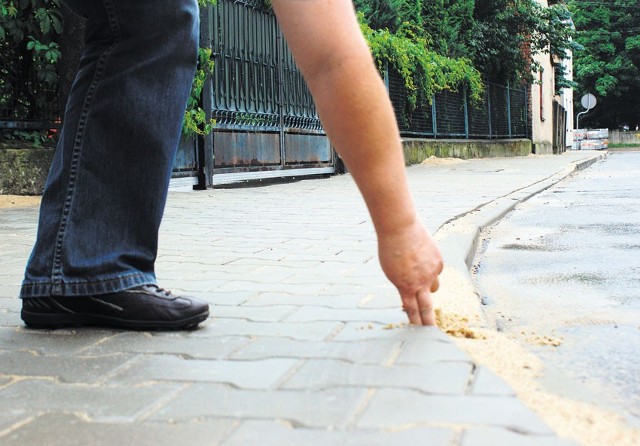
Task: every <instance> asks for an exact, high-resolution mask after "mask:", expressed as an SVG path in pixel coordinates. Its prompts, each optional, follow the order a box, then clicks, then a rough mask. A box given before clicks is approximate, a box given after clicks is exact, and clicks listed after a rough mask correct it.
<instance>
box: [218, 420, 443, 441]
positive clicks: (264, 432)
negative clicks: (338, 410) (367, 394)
mask: <svg viewBox="0 0 640 446" xmlns="http://www.w3.org/2000/svg"><path fill="white" fill-rule="evenodd" d="M453 437H454V431H452V430H449V429H444V428H416V429H408V430H404V431H400V432H384V431H375V430H341V431H337V430H331V431H330V430H322V429H306V428H295V427H293V426H291V424H289V423H285V422H277V421H245V422H243V423H242V424H241V425H240V427H239V428H238V429H237V430H235V431H234V432H233V434H232V435H231V436H230V437H229V438H228V439H227V440H226V441H224V442H223V443H222V446H246V445H257V444H259V445H262V446H300V445H305V446H326V445H340V446H362V445H366V446H395V445H397V446H405V445H408V444H417V445H429V446H449V445H451V444H452V441H453Z"/></svg>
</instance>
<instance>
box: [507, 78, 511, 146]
mask: <svg viewBox="0 0 640 446" xmlns="http://www.w3.org/2000/svg"><path fill="white" fill-rule="evenodd" d="M509 85H510V83H509V82H507V125H508V128H509V138H511V88H509Z"/></svg>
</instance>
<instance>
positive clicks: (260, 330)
mask: <svg viewBox="0 0 640 446" xmlns="http://www.w3.org/2000/svg"><path fill="white" fill-rule="evenodd" d="M214 311H215V309H214ZM341 326H342V324H341V323H339V322H250V321H244V320H241V319H215V318H214V319H213V320H209V321H208V322H207V323H206V324H205V325H204V326H203V327H202V328H201V329H200V330H197V331H194V332H193V333H192V336H193V337H200V336H205V337H215V336H275V337H282V338H288V339H298V340H301V341H305V340H309V341H321V340H324V339H326V338H327V337H328V336H329V335H331V334H332V333H334V332H336V331H338V329H339V328H340V327H341Z"/></svg>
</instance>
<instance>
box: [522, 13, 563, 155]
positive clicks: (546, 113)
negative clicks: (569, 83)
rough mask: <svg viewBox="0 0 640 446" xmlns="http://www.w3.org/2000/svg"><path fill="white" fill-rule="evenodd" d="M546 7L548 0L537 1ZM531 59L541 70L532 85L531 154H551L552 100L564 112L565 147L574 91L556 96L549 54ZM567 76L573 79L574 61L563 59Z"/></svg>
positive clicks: (538, 55) (552, 129)
mask: <svg viewBox="0 0 640 446" xmlns="http://www.w3.org/2000/svg"><path fill="white" fill-rule="evenodd" d="M538 3H540V4H542V5H543V6H548V2H547V0H538ZM534 59H535V60H536V62H538V63H539V64H540V66H541V67H542V70H541V71H540V72H538V73H536V74H535V78H536V82H535V83H534V84H533V85H532V86H531V139H532V141H533V151H534V153H553V131H554V128H553V126H554V122H553V102H554V101H557V102H558V103H559V104H560V105H561V106H562V107H564V109H565V110H566V112H567V120H566V126H565V128H564V129H563V131H564V132H565V135H566V142H565V148H566V147H571V144H572V142H573V132H572V130H573V122H574V116H573V90H571V89H570V88H565V89H563V91H562V92H561V94H560V95H559V96H557V95H555V82H554V69H553V65H552V61H551V57H550V55H549V54H537V55H536V56H535V57H534ZM564 64H565V67H566V69H567V73H568V78H569V79H572V76H573V64H572V61H571V58H569V59H567V60H565V61H564Z"/></svg>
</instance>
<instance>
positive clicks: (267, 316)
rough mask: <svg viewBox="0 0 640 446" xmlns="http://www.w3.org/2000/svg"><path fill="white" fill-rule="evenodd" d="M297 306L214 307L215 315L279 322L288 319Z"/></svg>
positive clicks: (254, 320)
mask: <svg viewBox="0 0 640 446" xmlns="http://www.w3.org/2000/svg"><path fill="white" fill-rule="evenodd" d="M296 308H297V307H294V306H291V305H270V306H260V307H254V306H249V305H240V306H235V307H231V306H217V307H215V308H214V309H213V312H215V317H216V318H220V319H224V318H231V319H246V320H249V321H253V322H279V321H282V320H283V319H287V316H289V315H290V314H291V313H292V312H294V311H295V309H296Z"/></svg>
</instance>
